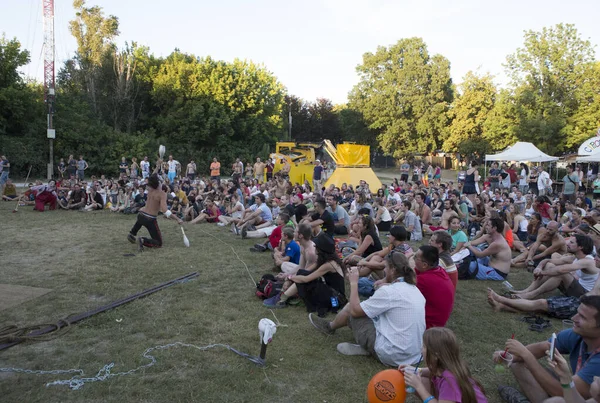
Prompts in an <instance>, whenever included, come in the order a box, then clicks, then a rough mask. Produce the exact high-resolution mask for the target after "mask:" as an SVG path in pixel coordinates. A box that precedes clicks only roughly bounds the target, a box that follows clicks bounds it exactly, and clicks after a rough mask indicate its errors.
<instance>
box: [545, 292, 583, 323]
mask: <svg viewBox="0 0 600 403" xmlns="http://www.w3.org/2000/svg"><path fill="white" fill-rule="evenodd" d="M546 302H547V303H548V316H552V317H554V318H557V319H571V318H572V317H573V316H575V314H576V313H577V308H579V304H580V301H579V298H576V297H559V296H557V297H550V298H547V299H546Z"/></svg>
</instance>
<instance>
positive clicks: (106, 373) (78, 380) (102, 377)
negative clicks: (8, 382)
mask: <svg viewBox="0 0 600 403" xmlns="http://www.w3.org/2000/svg"><path fill="white" fill-rule="evenodd" d="M177 347H189V348H194V349H196V350H200V351H206V350H209V349H211V348H215V347H222V348H225V349H227V350H229V351H231V352H233V353H235V354H237V355H239V356H241V357H243V358H246V359H248V360H250V361H251V362H253V363H254V364H258V365H261V366H262V365H264V362H262V360H261V359H260V358H259V357H254V356H252V355H250V354H246V353H244V352H241V351H239V350H236V349H235V348H233V347H231V346H229V345H227V344H209V345H206V346H196V345H194V344H188V343H183V342H180V341H178V342H175V343H170V344H165V345H162V346H155V347H150V348H148V349H146V351H144V353H143V354H142V357H144V358H146V359H147V360H150V362H149V363H148V364H144V365H140V366H139V367H137V368H133V369H130V370H129V371H123V372H115V373H113V372H111V371H112V369H113V368H114V366H115V363H114V362H111V363H110V364H106V365H104V366H103V367H102V368H100V370H99V371H98V372H97V373H96V375H95V376H92V377H87V378H85V377H84V375H85V373H84V371H83V370H82V369H56V370H48V371H46V370H32V369H23V368H0V372H14V373H21V374H33V375H58V374H77V375H75V376H73V377H72V378H71V379H61V380H56V381H52V382H48V383H46V387H49V386H57V385H67V386H68V387H69V388H71V390H79V389H81V388H82V387H83V386H84V385H85V384H86V383H91V382H104V381H106V380H107V379H110V378H115V377H119V376H126V375H131V374H134V373H136V372H138V371H140V370H142V369H146V368H150V367H152V366H153V365H154V364H156V362H157V360H156V357H155V356H153V355H152V354H150V353H152V352H153V351H155V350H167V349H170V348H177Z"/></svg>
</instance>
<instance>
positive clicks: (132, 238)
mask: <svg viewBox="0 0 600 403" xmlns="http://www.w3.org/2000/svg"><path fill="white" fill-rule="evenodd" d="M127 240H128V241H129V242H131V243H135V235H133V234H132V233H129V234H127Z"/></svg>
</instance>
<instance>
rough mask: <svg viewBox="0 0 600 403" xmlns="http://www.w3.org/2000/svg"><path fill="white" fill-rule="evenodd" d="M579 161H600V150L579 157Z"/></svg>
mask: <svg viewBox="0 0 600 403" xmlns="http://www.w3.org/2000/svg"><path fill="white" fill-rule="evenodd" d="M577 162H600V152H597V153H595V154H591V155H585V156H581V157H577Z"/></svg>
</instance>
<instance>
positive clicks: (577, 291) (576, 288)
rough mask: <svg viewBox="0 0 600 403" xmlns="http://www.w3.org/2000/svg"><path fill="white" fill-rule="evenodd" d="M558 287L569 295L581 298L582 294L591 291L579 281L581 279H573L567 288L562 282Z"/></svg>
mask: <svg viewBox="0 0 600 403" xmlns="http://www.w3.org/2000/svg"><path fill="white" fill-rule="evenodd" d="M558 289H559V290H560V292H562V293H563V294H565V295H566V296H567V297H574V298H579V297H581V296H582V295H584V294H585V293H587V292H589V290H586V289H585V288H583V286H582V285H581V284H580V283H579V281H578V280H577V279H573V281H571V284H569V286H568V287H566V288H565V286H564V285H562V284H561V285H559V286H558Z"/></svg>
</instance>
